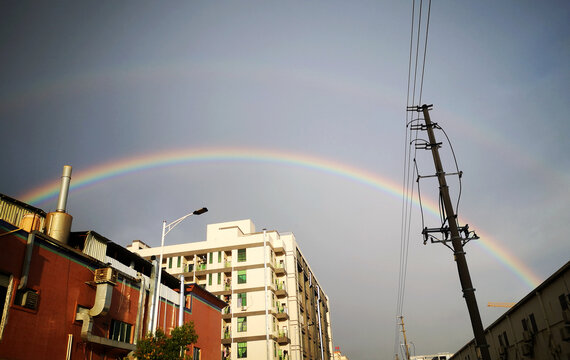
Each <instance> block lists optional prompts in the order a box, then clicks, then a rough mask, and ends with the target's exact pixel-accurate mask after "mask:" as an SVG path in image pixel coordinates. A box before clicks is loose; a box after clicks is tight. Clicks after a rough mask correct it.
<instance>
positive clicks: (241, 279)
mask: <svg viewBox="0 0 570 360" xmlns="http://www.w3.org/2000/svg"><path fill="white" fill-rule="evenodd" d="M237 283H238V284H247V272H246V270H238V273H237Z"/></svg>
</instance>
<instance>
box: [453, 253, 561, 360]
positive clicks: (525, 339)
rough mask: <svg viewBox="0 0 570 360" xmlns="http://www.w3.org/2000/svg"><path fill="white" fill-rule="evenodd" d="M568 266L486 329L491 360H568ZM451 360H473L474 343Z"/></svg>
mask: <svg viewBox="0 0 570 360" xmlns="http://www.w3.org/2000/svg"><path fill="white" fill-rule="evenodd" d="M569 286H570V262H567V263H566V264H565V265H564V266H563V267H562V268H560V269H559V270H558V271H557V272H555V273H554V274H553V275H551V276H550V277H549V278H548V279H546V280H545V281H544V282H543V283H542V284H540V285H539V286H538V287H537V288H536V289H534V290H533V291H532V292H530V293H529V294H528V295H527V296H525V297H524V298H523V299H522V300H521V301H519V302H518V303H516V304H515V305H514V306H513V307H511V308H510V309H509V310H508V311H507V312H506V313H505V314H503V315H502V316H501V317H500V318H498V319H497V320H496V321H495V322H493V323H492V324H491V325H490V326H489V327H487V328H486V329H485V336H486V339H487V344H489V352H490V354H491V359H493V360H508V359H552V360H568V359H570V288H569ZM450 359H453V360H476V359H477V349H476V347H475V343H474V341H473V340H471V342H469V343H467V344H466V345H465V346H463V347H462V348H461V349H459V351H457V352H456V353H455V354H454V355H453V356H452V357H450Z"/></svg>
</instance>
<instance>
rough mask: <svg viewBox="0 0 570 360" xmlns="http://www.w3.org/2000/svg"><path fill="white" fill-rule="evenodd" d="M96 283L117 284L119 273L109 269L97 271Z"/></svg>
mask: <svg viewBox="0 0 570 360" xmlns="http://www.w3.org/2000/svg"><path fill="white" fill-rule="evenodd" d="M94 281H95V283H97V284H101V283H105V282H110V283H113V284H116V283H117V272H116V271H115V269H113V268H110V267H107V268H102V269H97V270H95V279H94Z"/></svg>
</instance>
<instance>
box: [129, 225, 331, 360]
mask: <svg viewBox="0 0 570 360" xmlns="http://www.w3.org/2000/svg"><path fill="white" fill-rule="evenodd" d="M127 248H128V249H130V250H131V251H133V252H135V253H137V254H139V255H140V256H141V257H143V258H145V259H150V258H151V257H152V256H156V258H157V259H158V258H159V254H160V247H156V248H150V247H148V246H147V245H146V244H144V243H142V242H141V241H139V240H135V241H133V243H132V244H131V245H130V246H128V247H127ZM162 267H163V269H165V270H166V271H167V272H169V273H170V274H172V275H175V276H181V275H182V276H184V281H185V282H186V283H196V284H198V285H200V286H202V287H204V288H205V289H206V290H208V291H210V292H211V293H213V294H214V295H217V296H219V297H220V298H221V299H223V300H225V301H226V302H227V303H228V304H229V305H230V306H228V307H226V308H225V309H224V312H223V315H222V333H221V334H220V336H221V338H222V349H220V351H221V354H222V355H221V358H222V359H224V360H226V359H228V360H229V359H232V360H233V359H255V360H258V359H268V360H273V359H275V360H277V359H279V360H285V359H287V360H304V359H310V360H331V359H332V358H333V351H332V333H331V324H330V310H329V299H328V297H327V295H326V294H325V292H324V291H323V289H322V288H321V286H320V285H319V283H318V281H317V279H316V277H315V275H314V274H313V272H312V271H311V268H310V267H309V265H308V263H307V260H306V259H305V257H304V256H303V254H302V253H301V251H300V249H299V247H298V245H297V242H296V241H295V237H294V235H293V234H291V233H287V234H279V233H278V232H277V231H274V230H272V231H265V230H264V231H261V232H256V231H255V226H254V224H253V223H252V221H251V220H241V221H233V222H226V223H219V224H210V225H208V226H207V232H206V241H200V242H192V243H186V244H179V245H170V246H164V248H163V262H162Z"/></svg>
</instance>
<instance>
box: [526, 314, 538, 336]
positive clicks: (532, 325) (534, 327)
mask: <svg viewBox="0 0 570 360" xmlns="http://www.w3.org/2000/svg"><path fill="white" fill-rule="evenodd" d="M528 319H529V320H530V326H531V327H532V332H533V334H538V326H536V320H535V318H534V314H533V313H531V314H530V315H529V316H528Z"/></svg>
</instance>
